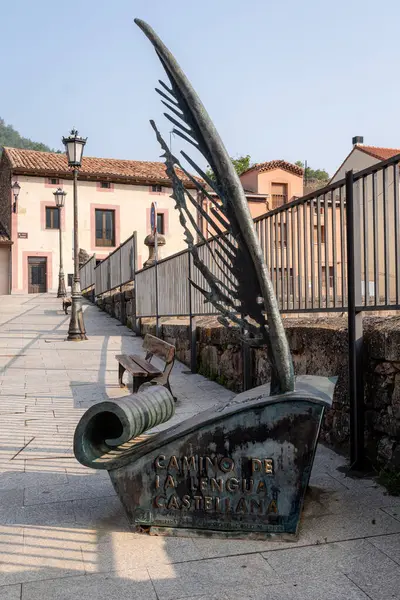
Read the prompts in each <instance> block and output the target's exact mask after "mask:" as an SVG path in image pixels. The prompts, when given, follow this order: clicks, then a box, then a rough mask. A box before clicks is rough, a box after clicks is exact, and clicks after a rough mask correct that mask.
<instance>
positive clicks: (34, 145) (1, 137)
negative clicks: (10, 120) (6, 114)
mask: <svg viewBox="0 0 400 600" xmlns="http://www.w3.org/2000/svg"><path fill="white" fill-rule="evenodd" d="M2 146H9V147H10V148H24V149H27V150H40V151H41V152H54V150H52V149H51V148H49V147H48V146H46V144H42V143H41V142H33V141H32V140H30V139H28V138H24V137H22V136H21V135H20V134H19V133H18V131H16V130H15V129H14V127H13V126H12V125H6V124H5V122H4V119H2V118H0V154H1V148H2Z"/></svg>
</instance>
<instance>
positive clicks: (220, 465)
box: [75, 376, 334, 534]
mask: <svg viewBox="0 0 400 600" xmlns="http://www.w3.org/2000/svg"><path fill="white" fill-rule="evenodd" d="M156 387H158V386H156ZM333 388H334V384H333V383H331V382H329V380H327V379H326V378H321V377H307V376H304V377H301V378H299V379H298V381H297V391H295V392H288V393H286V394H282V395H279V396H275V397H274V396H269V389H268V386H261V387H260V388H255V389H253V390H251V391H250V392H246V393H243V394H239V396H237V397H236V398H235V399H234V400H233V401H231V402H229V403H228V404H226V405H225V406H223V407H222V408H215V409H210V410H208V411H205V412H203V413H200V414H199V415H197V416H196V417H193V418H191V419H187V420H186V421H184V422H182V423H180V424H179V425H175V426H173V427H170V428H169V429H166V430H165V431H163V432H160V433H156V434H154V435H152V436H151V437H142V438H141V439H139V440H138V439H137V438H136V439H135V440H131V442H130V443H129V441H128V443H125V444H124V443H120V445H119V446H118V445H117V444H116V443H115V442H114V443H113V444H112V446H113V447H109V449H108V451H107V445H108V444H109V442H107V441H106V437H108V436H111V433H112V432H114V433H113V435H115V428H116V429H117V430H118V427H116V422H113V421H112V420H109V421H108V422H109V426H110V429H111V431H110V432H109V431H108V430H107V425H106V423H107V421H106V420H105V421H104V428H103V432H102V433H103V436H104V438H105V439H104V440H103V441H102V442H101V441H100V440H99V437H98V430H97V432H96V433H95V431H96V430H94V429H93V428H92V429H91V433H90V432H89V433H88V427H87V426H84V427H83V430H84V431H85V432H86V434H85V435H86V437H85V438H84V443H83V444H82V439H83V438H82V437H81V436H79V435H78V436H76V437H75V452H76V456H77V457H78V458H79V456H80V457H81V458H82V454H84V453H85V451H86V449H87V448H92V446H93V444H92V442H91V435H92V436H97V437H96V442H97V446H96V447H98V448H100V451H98V452H97V454H96V456H95V457H94V455H93V450H90V454H89V460H88V459H87V458H85V459H84V461H82V460H81V462H84V464H86V465H88V466H89V465H90V466H91V467H93V468H103V469H104V468H105V469H108V470H109V474H110V477H111V480H112V482H113V484H114V487H115V489H116V491H117V493H118V495H119V497H120V499H121V501H122V503H123V505H124V507H125V510H126V513H127V515H128V518H129V520H130V523H131V524H132V526H134V527H138V526H139V527H143V526H148V527H151V526H156V527H167V528H171V527H177V528H184V529H186V530H191V529H196V530H197V529H198V530H209V531H224V532H235V531H236V532H239V533H240V532H243V533H255V532H264V533H266V534H280V533H296V531H297V526H298V521H299V517H300V511H301V507H302V503H303V498H304V494H305V491H306V488H307V484H308V480H309V476H310V473H311V468H312V463H313V459H314V453H315V449H316V444H317V439H318V433H319V428H320V424H321V418H322V414H323V410H324V407H325V406H329V405H330V403H331V399H332V393H333ZM162 389H163V390H164V392H163V395H165V394H168V393H169V392H168V390H165V388H162ZM153 392H156V390H155V389H153V388H149V390H148V391H147V392H146V394H147V395H149V394H151V393H153ZM135 398H137V399H138V400H139V401H140V399H141V394H140V393H139V394H137V395H136V396H131V397H130V400H129V402H130V403H131V404H133V403H134V401H135ZM168 404H169V406H171V409H172V406H173V404H174V403H173V400H172V401H169V403H168ZM102 405H104V409H102ZM93 409H96V414H97V415H99V414H101V413H102V410H104V412H107V413H108V414H109V413H110V410H111V409H110V403H109V402H107V403H100V404H98V405H96V407H93ZM114 414H116V413H114ZM83 418H84V417H83ZM78 430H79V426H78V429H77V431H78ZM126 435H127V436H129V435H130V432H128V431H127V432H126ZM123 439H124V438H121V442H122V441H123ZM117 441H118V440H117ZM80 444H81V448H80V451H78V452H77V450H78V449H79V445H80Z"/></svg>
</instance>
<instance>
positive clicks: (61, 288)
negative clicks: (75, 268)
mask: <svg viewBox="0 0 400 600" xmlns="http://www.w3.org/2000/svg"><path fill="white" fill-rule="evenodd" d="M66 195H67V192H64V191H63V190H62V189H61V188H58V189H57V190H56V191H55V192H54V200H55V202H56V206H57V208H58V229H59V232H60V270H59V273H58V292H57V298H65V296H66V295H67V292H66V291H65V278H64V265H63V247H62V233H61V209H62V208H64V204H65V196H66Z"/></svg>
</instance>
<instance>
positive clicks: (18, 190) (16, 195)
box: [11, 181, 21, 213]
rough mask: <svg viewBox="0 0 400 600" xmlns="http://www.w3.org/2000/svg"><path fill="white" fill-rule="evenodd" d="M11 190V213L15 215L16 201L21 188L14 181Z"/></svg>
mask: <svg viewBox="0 0 400 600" xmlns="http://www.w3.org/2000/svg"><path fill="white" fill-rule="evenodd" d="M11 189H12V192H13V196H14V204H13V212H14V213H16V212H17V200H18V196H19V192H20V189H21V186H20V185H19V183H18V181H15V182H14V183H13V185H12V186H11Z"/></svg>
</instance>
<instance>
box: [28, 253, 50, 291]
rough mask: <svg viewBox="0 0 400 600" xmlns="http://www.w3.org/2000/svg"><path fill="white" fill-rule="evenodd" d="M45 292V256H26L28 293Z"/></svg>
mask: <svg viewBox="0 0 400 600" xmlns="http://www.w3.org/2000/svg"><path fill="white" fill-rule="evenodd" d="M45 292H47V258H46V257H41V256H28V294H44V293H45Z"/></svg>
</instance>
